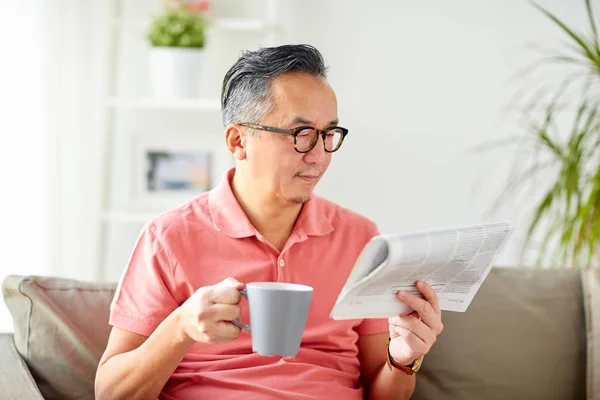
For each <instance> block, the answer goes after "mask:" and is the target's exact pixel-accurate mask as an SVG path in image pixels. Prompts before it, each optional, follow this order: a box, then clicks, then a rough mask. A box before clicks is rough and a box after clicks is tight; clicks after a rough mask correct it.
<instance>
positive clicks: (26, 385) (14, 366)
mask: <svg viewBox="0 0 600 400" xmlns="http://www.w3.org/2000/svg"><path fill="white" fill-rule="evenodd" d="M0 399H2V400H44V397H42V394H41V393H40V391H39V390H38V387H37V385H36V383H35V380H34V379H33V377H32V376H31V373H30V372H29V368H27V365H26V364H25V362H24V361H23V359H22V358H21V356H20V355H19V353H18V352H17V349H16V348H15V344H14V342H13V335H12V334H8V333H3V334H0Z"/></svg>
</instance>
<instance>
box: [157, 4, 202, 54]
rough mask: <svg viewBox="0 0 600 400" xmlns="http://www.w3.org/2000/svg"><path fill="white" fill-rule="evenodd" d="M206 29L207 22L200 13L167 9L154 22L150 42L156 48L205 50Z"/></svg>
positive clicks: (181, 9)
mask: <svg viewBox="0 0 600 400" xmlns="http://www.w3.org/2000/svg"><path fill="white" fill-rule="evenodd" d="M206 27H207V23H206V20H205V19H204V18H203V17H202V15H200V14H198V13H194V12H191V11H187V10H185V9H183V8H180V9H167V10H165V11H164V12H163V13H162V14H160V15H158V16H156V17H155V18H154V20H153V21H152V24H151V26H150V30H149V32H148V40H149V41H150V43H151V44H152V46H155V47H188V48H203V47H204V45H205V42H206Z"/></svg>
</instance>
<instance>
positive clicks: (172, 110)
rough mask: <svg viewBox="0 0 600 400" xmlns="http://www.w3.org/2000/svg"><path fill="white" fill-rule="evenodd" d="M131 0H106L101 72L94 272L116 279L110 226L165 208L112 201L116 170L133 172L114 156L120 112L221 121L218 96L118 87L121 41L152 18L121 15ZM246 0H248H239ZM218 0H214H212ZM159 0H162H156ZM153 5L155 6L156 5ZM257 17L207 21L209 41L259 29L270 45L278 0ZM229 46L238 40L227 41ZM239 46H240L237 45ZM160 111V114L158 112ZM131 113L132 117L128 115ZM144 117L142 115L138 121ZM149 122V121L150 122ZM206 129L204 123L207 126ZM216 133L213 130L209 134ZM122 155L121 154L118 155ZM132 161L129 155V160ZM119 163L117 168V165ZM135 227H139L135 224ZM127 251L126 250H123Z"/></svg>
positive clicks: (142, 219) (118, 227) (139, 220)
mask: <svg viewBox="0 0 600 400" xmlns="http://www.w3.org/2000/svg"><path fill="white" fill-rule="evenodd" d="M128 1H130V0H109V1H108V2H107V13H106V14H107V15H106V18H107V23H106V32H107V36H106V46H105V55H106V57H105V59H106V60H107V65H106V72H107V73H106V76H105V85H104V86H105V88H106V89H105V90H106V92H105V93H104V97H105V101H104V104H105V107H104V110H103V112H104V114H105V116H106V117H105V118H104V126H103V127H102V128H103V131H104V132H105V135H104V138H105V140H104V143H103V144H102V152H103V154H104V157H103V160H102V163H103V165H102V168H101V170H102V171H103V176H102V184H103V191H102V201H101V205H100V209H99V211H98V225H97V226H98V230H99V232H100V234H99V240H98V242H99V243H98V251H97V257H96V258H97V260H98V265H96V266H95V268H96V276H97V279H98V280H101V281H102V280H113V281H114V280H115V279H118V277H119V276H120V272H121V271H122V270H123V268H125V262H126V258H123V257H121V261H119V262H118V265H111V263H114V261H111V260H114V258H115V257H113V256H114V254H112V253H111V252H112V251H113V250H111V245H110V242H111V231H112V232H122V231H125V230H127V229H129V230H132V226H133V227H141V226H142V225H143V224H144V223H146V222H147V221H149V220H150V219H152V218H154V217H155V216H156V215H158V214H159V213H161V212H162V211H164V209H152V210H148V209H141V208H139V207H136V206H133V205H131V204H130V205H126V204H124V203H123V202H121V203H119V202H115V200H114V198H115V191H118V190H117V189H116V187H118V185H117V184H116V182H115V176H116V177H119V175H121V172H122V173H123V174H128V173H131V172H130V170H131V168H127V167H126V168H125V169H128V170H127V171H125V170H124V169H123V166H122V165H121V167H119V166H118V164H119V163H118V162H117V161H116V158H117V157H116V153H117V152H116V150H118V149H119V148H120V147H119V144H118V143H120V142H123V140H125V141H126V142H127V141H128V140H129V139H128V138H123V137H120V136H121V135H122V134H123V133H122V132H119V129H118V125H119V123H118V121H119V118H123V117H122V116H123V115H128V114H127V113H129V114H132V113H151V114H152V115H153V116H155V115H157V114H160V115H162V114H164V116H163V118H164V119H169V118H171V119H173V121H175V120H176V122H177V123H178V126H181V124H182V122H181V121H183V120H185V118H183V117H182V116H183V115H187V117H189V115H190V114H193V113H198V114H201V115H202V118H200V121H201V122H200V125H199V126H197V125H195V124H194V126H190V127H189V129H190V130H192V131H194V132H198V131H199V132H198V134H199V135H203V134H204V135H210V133H208V132H202V131H203V127H204V126H214V125H215V124H217V123H220V99H219V98H218V97H216V96H215V97H202V98H197V99H189V100H188V99H181V100H170V99H160V98H153V97H147V96H144V95H139V94H130V93H126V94H124V93H121V91H120V90H119V87H118V83H119V81H120V78H121V77H120V76H119V71H120V70H121V69H122V65H121V63H122V60H121V59H120V57H119V47H120V44H121V41H122V40H123V37H124V35H126V34H129V35H131V34H134V35H136V36H138V37H140V38H141V37H143V35H144V32H145V30H147V29H148V27H149V25H150V23H151V19H150V18H148V17H145V16H142V17H140V16H131V15H124V13H123V10H124V8H125V6H126V5H127V6H128V5H130V4H127V3H128ZM240 1H242V2H243V1H246V0H240ZM218 2H219V0H213V4H215V3H218ZM159 3H160V2H159ZM156 11H159V9H157V10H156ZM260 15H261V18H260V19H257V18H254V17H251V18H239V17H231V18H230V17H228V16H225V17H224V18H215V19H213V21H212V22H211V24H210V27H209V31H208V34H207V41H210V40H211V38H213V37H218V36H219V35H224V36H226V37H234V38H235V35H238V36H240V37H245V36H247V35H249V34H252V35H258V37H260V42H259V43H257V44H256V47H258V46H270V45H274V44H276V43H277V41H278V39H279V37H280V23H279V20H280V15H279V3H278V0H265V1H264V9H263V12H262V13H260ZM231 46H236V45H235V43H231ZM239 50H240V51H241V50H242V48H240V49H239ZM214 78H215V79H218V80H222V78H223V77H222V76H215V77H214ZM161 113H162V114H161ZM131 118H135V117H131ZM141 122H142V123H143V122H144V121H141ZM151 123H152V122H148V124H151ZM209 130H210V129H209V128H207V129H206V131H209ZM213 135H214V134H213ZM121 158H122V157H121ZM131 161H132V162H133V160H131ZM119 168H121V170H119ZM132 231H134V232H136V231H137V229H136V228H133V230H132ZM136 237H137V236H135V235H134V236H132V235H130V236H129V239H128V240H129V243H127V244H124V245H123V246H124V248H125V249H126V252H131V249H132V246H133V243H134V242H135V238H136ZM127 256H128V254H127Z"/></svg>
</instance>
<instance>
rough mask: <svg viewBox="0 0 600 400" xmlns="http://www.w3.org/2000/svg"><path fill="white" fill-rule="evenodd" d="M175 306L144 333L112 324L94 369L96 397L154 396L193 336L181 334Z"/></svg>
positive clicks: (188, 345) (135, 397) (130, 397)
mask: <svg viewBox="0 0 600 400" xmlns="http://www.w3.org/2000/svg"><path fill="white" fill-rule="evenodd" d="M178 318H179V316H178V313H177V310H176V311H175V312H173V313H172V314H171V315H170V316H169V317H167V318H166V319H165V320H164V321H163V322H162V323H161V324H160V325H159V326H158V328H157V329H156V330H155V331H154V332H153V333H152V334H151V335H150V337H146V336H143V335H138V334H136V333H132V332H129V331H126V330H124V329H120V328H118V327H114V328H113V329H112V331H111V333H110V337H109V339H108V345H107V347H106V350H105V352H104V354H103V355H102V358H101V359H100V363H99V365H98V371H97V373H96V382H95V389H96V398H97V399H115V400H117V399H156V398H157V397H158V395H159V394H160V391H161V390H162V388H163V386H164V385H165V383H166V382H167V380H168V379H169V377H170V376H171V374H172V373H173V371H175V369H176V368H177V366H178V365H179V363H180V362H181V360H182V359H183V357H184V356H185V354H186V353H187V351H188V350H189V348H190V347H191V345H192V344H193V340H191V339H190V338H186V337H185V336H184V335H182V334H181V331H180V329H178V326H177V325H179V324H180V322H178V321H177V319H178Z"/></svg>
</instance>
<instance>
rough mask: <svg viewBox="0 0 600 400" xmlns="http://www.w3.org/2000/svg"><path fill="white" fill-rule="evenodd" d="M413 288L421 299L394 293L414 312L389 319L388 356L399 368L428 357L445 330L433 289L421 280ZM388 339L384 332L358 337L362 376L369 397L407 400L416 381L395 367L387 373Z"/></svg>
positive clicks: (403, 293) (410, 294) (404, 293)
mask: <svg viewBox="0 0 600 400" xmlns="http://www.w3.org/2000/svg"><path fill="white" fill-rule="evenodd" d="M416 288H417V289H418V290H419V292H421V294H422V296H423V297H422V298H421V297H420V296H416V295H414V294H412V293H408V292H405V291H400V292H398V294H397V296H398V299H399V300H400V301H402V302H403V303H405V304H406V305H408V306H409V307H410V308H411V309H412V310H413V311H412V312H410V313H408V314H405V315H399V316H397V317H392V318H389V319H388V323H389V338H390V347H389V353H390V357H391V358H392V359H393V360H394V361H395V362H396V363H398V364H401V365H412V363H413V362H414V360H415V359H416V358H417V357H420V356H423V355H425V354H427V353H428V352H429V350H430V349H431V346H433V344H434V343H435V341H436V339H437V336H438V335H439V334H440V333H442V330H443V329H444V326H443V324H442V312H441V310H440V307H439V304H438V298H437V294H436V292H435V290H433V288H432V287H431V286H430V285H428V284H427V283H426V282H424V281H418V282H416ZM387 340H388V334H387V333H383V334H377V335H361V336H359V339H358V350H359V358H360V360H361V364H362V365H361V374H362V378H363V382H364V385H365V386H366V388H367V393H368V396H369V397H368V398H369V399H408V398H410V396H411V395H412V393H413V392H414V390H415V383H416V380H415V378H414V375H413V376H412V377H411V376H408V375H406V374H404V372H402V371H400V370H397V369H396V368H392V371H389V369H388V368H387V364H386V360H387V358H386V357H387V354H386V353H385V349H386V342H387ZM361 354H362V355H361Z"/></svg>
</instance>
